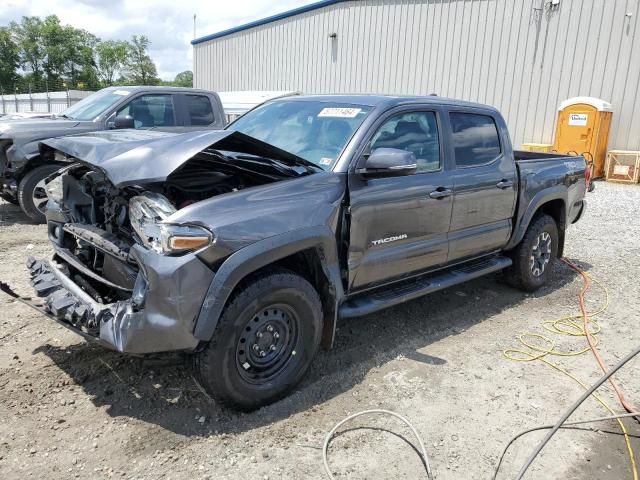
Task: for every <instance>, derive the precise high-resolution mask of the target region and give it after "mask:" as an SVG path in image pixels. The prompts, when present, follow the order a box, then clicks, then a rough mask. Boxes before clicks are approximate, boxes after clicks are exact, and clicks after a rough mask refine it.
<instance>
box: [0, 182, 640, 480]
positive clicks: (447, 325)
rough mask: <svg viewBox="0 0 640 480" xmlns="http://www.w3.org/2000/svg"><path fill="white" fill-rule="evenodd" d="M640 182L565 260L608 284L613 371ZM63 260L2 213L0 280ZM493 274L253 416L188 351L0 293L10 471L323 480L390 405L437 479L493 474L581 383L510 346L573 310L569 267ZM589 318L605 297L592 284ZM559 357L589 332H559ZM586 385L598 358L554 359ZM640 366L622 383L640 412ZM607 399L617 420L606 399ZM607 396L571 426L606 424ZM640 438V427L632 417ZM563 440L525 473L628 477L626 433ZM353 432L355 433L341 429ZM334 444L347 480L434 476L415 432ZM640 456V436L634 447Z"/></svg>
mask: <svg viewBox="0 0 640 480" xmlns="http://www.w3.org/2000/svg"><path fill="white" fill-rule="evenodd" d="M639 205H640V187H634V186H625V185H615V184H605V183H603V182H599V183H598V184H597V189H596V191H595V192H594V193H592V194H590V195H589V208H588V210H587V213H586V216H585V217H584V218H583V219H582V220H581V222H579V223H578V224H577V225H574V226H572V227H571V229H570V231H569V234H568V240H567V249H566V256H567V257H568V258H570V259H572V260H573V261H575V262H578V263H579V264H580V265H581V266H582V268H584V269H585V270H587V271H588V272H589V274H590V275H592V276H593V277H594V278H595V279H597V280H599V281H601V282H602V283H603V284H604V285H606V287H607V288H608V289H609V294H610V297H611V304H610V306H609V308H608V310H607V311H606V312H605V313H604V314H603V315H601V316H600V317H599V318H600V325H601V327H602V333H601V334H600V340H601V347H600V350H601V353H602V355H603V356H604V358H605V359H606V360H607V362H608V363H609V364H613V363H614V362H615V361H616V359H619V358H621V357H622V356H624V355H625V354H626V353H627V352H629V351H630V350H631V349H632V348H634V347H635V346H637V345H639V344H640V330H639V329H638V325H639V320H640V315H639V314H638V311H639V310H640V309H639V307H640V282H638V273H640V219H639V217H638V215H639V213H640V208H639V207H638V206H639ZM49 254H50V250H49V247H48V241H47V238H46V232H45V228H44V227H43V226H34V225H30V224H28V223H27V222H26V220H25V217H24V216H23V215H22V214H21V213H20V212H19V210H18V209H17V207H14V206H12V205H9V204H6V203H0V279H2V280H3V281H5V282H9V283H10V284H11V285H12V286H14V287H15V288H16V289H17V290H18V291H19V292H21V293H22V294H24V295H31V289H30V286H29V282H28V277H27V272H26V268H25V266H24V262H25V259H26V258H27V257H28V256H29V255H34V256H36V257H47V256H48V255H49ZM497 280H498V278H496V277H495V276H492V277H487V278H483V279H479V280H477V281H473V282H471V283H469V284H466V285H464V286H462V287H457V288H453V289H450V290H447V291H443V292H439V293H437V294H434V295H431V296H429V297H425V298H423V299H420V300H417V301H413V302H410V303H406V304H404V305H401V306H399V307H396V308H393V309H390V310H388V311H385V312H381V313H378V314H375V315H371V316H369V317H365V318H361V319H355V320H349V321H345V322H343V323H341V324H340V326H339V330H338V335H337V345H336V347H335V349H334V350H332V351H329V352H321V353H320V354H319V355H318V357H317V359H316V361H315V362H314V364H313V366H312V369H311V371H310V372H309V374H308V375H307V377H306V379H305V380H304V381H303V383H302V384H301V385H300V386H299V387H298V388H297V389H296V391H295V392H294V393H293V394H292V395H291V396H289V397H288V398H286V399H285V400H283V401H281V402H278V403H276V404H274V405H271V406H269V407H267V408H263V409H261V410H259V411H257V412H254V413H251V414H238V413H236V412H233V411H229V410H225V409H222V408H220V407H218V406H217V405H216V404H215V403H214V402H212V401H211V400H209V399H208V398H207V397H206V396H205V395H204V394H203V393H201V391H200V390H199V389H198V387H197V386H196V385H195V383H194V382H193V380H192V377H191V375H190V373H189V370H188V368H186V367H184V366H183V363H182V359H181V358H180V357H178V356H171V357H157V358H146V359H145V358H130V357H126V356H122V355H119V354H116V353H113V352H109V351H106V350H104V349H102V348H100V347H97V346H93V345H89V344H87V343H85V342H84V341H83V340H82V339H81V338H80V337H78V336H76V335H74V334H73V333H71V332H69V331H68V330H66V329H64V328H62V327H60V326H58V325H56V324H54V323H52V322H51V321H50V320H48V319H46V318H44V317H42V316H41V315H39V314H38V313H37V312H35V311H33V310H31V309H29V308H27V307H25V306H24V305H22V304H19V303H17V302H12V301H11V300H10V299H8V297H6V296H1V297H0V298H1V300H0V418H1V419H2V422H1V424H0V478H3V479H24V478H47V479H67V478H74V477H75V478H92V479H94V478H136V479H143V478H144V479H151V478H153V479H156V478H162V479H165V478H166V479H168V478H171V479H194V478H197V479H200V478H211V479H262V480H264V479H322V478H325V474H324V471H323V467H322V454H321V449H320V447H321V445H322V443H323V439H324V436H325V435H326V433H327V432H328V431H329V430H330V429H331V428H332V427H333V425H334V424H336V423H337V422H338V421H340V420H341V419H343V418H344V417H345V416H347V415H348V414H351V413H354V412H358V411H361V410H365V409H370V408H385V409H390V410H393V411H395V412H398V413H400V414H401V415H404V416H405V417H407V418H408V419H409V420H410V421H411V422H412V423H413V424H414V425H415V427H416V428H417V430H418V431H419V432H420V434H421V435H422V436H423V438H424V439H425V444H426V447H427V450H428V453H429V455H430V458H431V464H432V468H433V471H434V475H435V478H437V479H442V480H446V479H490V478H492V475H493V471H494V468H495V464H496V460H497V457H498V456H499V454H500V452H501V451H502V448H503V447H504V445H505V443H506V442H507V441H508V440H509V439H510V438H511V437H512V436H513V435H515V434H516V433H518V432H519V431H521V430H523V429H526V428H529V427H532V426H536V425H541V424H547V423H553V422H554V421H555V420H556V419H557V418H558V416H559V415H560V414H561V412H562V411H563V410H564V409H565V408H566V407H567V406H568V405H570V404H571V403H572V402H573V401H574V400H575V399H577V398H578V397H579V396H580V395H581V393H582V392H583V390H582V388H581V387H580V386H579V385H578V384H577V383H575V382H574V381H573V380H571V379H570V378H568V377H566V376H564V375H563V374H561V373H559V372H558V371H556V370H554V369H552V368H550V367H549V366H547V365H545V364H543V363H541V362H539V361H537V362H529V363H518V362H514V361H511V360H508V359H506V358H505V357H504V356H503V353H502V352H503V350H504V349H506V348H509V347H514V346H517V345H518V343H517V340H516V337H517V335H519V334H521V333H524V332H537V333H545V330H544V329H543V328H542V326H541V322H542V321H543V320H545V319H555V318H557V317H560V316H563V315H568V314H573V313H575V312H576V311H577V300H576V294H577V292H578V291H579V289H580V287H581V285H582V281H581V279H580V277H579V276H577V275H576V274H575V273H574V272H573V271H571V270H570V269H568V268H567V267H564V266H562V267H558V269H557V271H556V273H555V275H554V277H553V281H552V282H551V284H550V285H548V286H547V287H546V288H544V289H542V290H540V291H539V292H537V293H535V294H533V295H525V294H523V293H521V292H519V291H516V290H513V289H511V288H509V287H507V286H505V285H503V284H501V283H499V282H498V281H497ZM588 299H589V301H588V304H589V306H590V308H591V309H592V310H593V309H596V308H597V307H598V306H599V305H600V304H601V303H602V301H603V295H602V292H601V291H599V290H598V289H597V288H596V287H594V288H593V289H592V290H591V291H590V293H589V295H588ZM548 335H549V336H550V337H553V339H554V340H556V341H557V348H571V347H573V348H577V347H579V348H582V347H584V345H585V339H584V338H583V337H576V338H573V339H570V338H569V337H566V336H565V337H562V336H557V335H553V334H548ZM550 360H551V361H553V362H556V363H558V364H559V365H561V366H562V367H563V368H566V369H567V370H569V371H570V372H571V373H573V374H574V375H575V376H576V377H578V378H579V379H581V380H582V381H584V382H586V383H589V384H590V383H591V382H593V381H594V380H595V379H596V378H598V376H599V370H598V367H597V365H596V363H595V361H594V359H593V357H592V356H591V354H590V353H589V352H587V353H586V354H584V355H580V356H575V357H566V358H559V357H553V358H551V359H550ZM638 372H640V359H637V360H636V361H634V362H633V363H630V364H629V365H628V366H627V367H626V368H625V369H624V370H622V371H621V372H620V374H619V375H618V379H619V382H620V384H621V385H622V387H623V389H624V390H625V392H626V395H627V397H628V399H629V400H630V401H631V402H633V403H635V404H637V405H640V375H639V374H638ZM601 394H602V398H603V399H605V400H606V401H607V403H608V404H610V405H611V406H612V408H614V410H616V412H620V411H621V409H620V407H619V405H617V404H616V402H615V400H614V396H613V395H612V393H611V390H610V389H609V388H603V389H602V391H601ZM607 414H608V412H607V411H606V410H605V409H604V408H603V407H602V406H600V405H599V404H598V403H597V402H596V401H593V400H589V401H587V403H585V404H584V405H583V406H582V407H581V408H580V409H579V410H578V412H577V413H576V414H575V415H574V417H573V419H585V418H590V417H597V416H604V415H607ZM625 424H626V425H627V427H628V429H629V430H630V432H631V433H633V434H635V435H640V428H639V426H638V425H637V424H634V423H633V422H632V421H626V422H625ZM599 427H600V428H601V429H602V430H607V431H610V432H613V433H604V432H589V431H583V430H566V431H562V432H560V433H558V435H556V437H555V438H554V440H552V442H551V443H550V444H549V445H548V446H547V448H545V450H544V451H543V454H542V455H541V456H540V457H539V458H538V459H537V461H536V462H535V463H534V466H533V468H532V469H531V470H530V472H529V474H528V476H527V478H531V479H534V478H535V479H540V478H545V479H546V478H563V479H627V478H628V479H631V478H632V474H631V468H630V462H629V458H628V456H627V454H626V449H625V443H624V440H623V437H621V436H620V435H619V434H617V433H618V432H619V429H618V427H617V426H616V424H615V423H614V422H608V423H604V424H600V425H599ZM345 430H346V431H345ZM343 432H344V433H341V434H340V435H338V436H336V438H335V439H334V440H333V442H332V444H331V448H330V450H329V461H330V463H331V465H332V469H333V471H334V475H335V477H336V478H350V479H387V478H394V479H423V478H427V477H426V474H425V473H424V469H423V468H422V466H421V463H420V459H419V457H418V455H417V454H416V453H415V451H414V450H412V448H411V446H410V445H408V444H407V441H409V442H414V440H413V439H412V437H411V435H410V433H409V431H408V429H406V428H404V427H402V426H401V425H399V424H398V423H397V422H396V421H394V420H392V419H387V418H381V417H367V418H361V419H357V420H355V421H354V422H353V423H351V424H350V425H348V426H345V429H343ZM542 435H543V433H534V434H531V435H528V436H526V437H524V438H522V439H520V440H519V441H518V442H516V444H515V445H514V446H513V447H512V449H511V450H510V451H509V453H508V455H507V457H506V459H505V463H504V465H503V469H502V470H501V474H500V476H499V477H498V478H502V479H506V478H514V477H515V474H516V472H517V471H518V470H519V468H520V467H521V465H522V462H523V461H524V460H525V459H526V457H527V455H528V454H529V453H530V452H531V451H532V449H533V448H534V446H535V445H536V442H537V441H539V439H540V438H542ZM632 442H633V446H634V448H635V450H636V457H637V459H638V463H640V440H639V439H638V438H634V439H632Z"/></svg>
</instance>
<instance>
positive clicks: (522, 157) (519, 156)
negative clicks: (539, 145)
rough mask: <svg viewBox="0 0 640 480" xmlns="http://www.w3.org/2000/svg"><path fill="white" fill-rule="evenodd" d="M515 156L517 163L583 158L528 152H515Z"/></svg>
mask: <svg viewBox="0 0 640 480" xmlns="http://www.w3.org/2000/svg"><path fill="white" fill-rule="evenodd" d="M513 156H514V158H515V159H516V161H526V160H554V159H555V160H559V159H562V160H566V159H579V158H583V157H582V156H581V155H580V156H579V155H562V154H560V153H558V152H553V153H542V152H529V151H527V150H514V151H513Z"/></svg>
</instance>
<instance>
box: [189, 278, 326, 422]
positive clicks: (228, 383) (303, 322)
mask: <svg viewBox="0 0 640 480" xmlns="http://www.w3.org/2000/svg"><path fill="white" fill-rule="evenodd" d="M322 318H323V317H322V303H321V302H320V297H319V296H318V293H317V292H316V290H315V289H314V288H313V286H312V285H311V284H310V283H309V282H308V281H307V280H305V279H304V278H302V277H301V276H299V275H296V274H294V273H292V272H289V271H287V270H278V271H277V272H274V273H270V274H265V275H260V276H257V277H254V278H253V279H252V280H250V281H249V282H247V283H245V284H244V286H243V287H242V288H241V290H239V292H238V293H237V294H235V295H234V296H233V297H232V299H231V300H230V302H229V303H228V305H227V306H226V307H225V309H224V312H223V313H222V316H221V317H220V320H219V322H218V325H217V327H216V330H215V332H214V334H213V338H212V340H211V342H210V343H209V345H208V346H207V347H206V348H205V350H204V351H202V352H200V353H198V354H196V355H194V362H193V366H194V374H195V377H196V379H197V380H198V382H199V383H200V385H201V386H202V387H203V388H204V389H205V390H206V391H207V392H208V393H209V394H210V395H211V396H213V397H214V398H215V399H216V400H218V401H219V402H220V403H223V404H225V405H228V406H231V407H235V408H238V409H240V410H254V409H256V408H259V407H261V406H263V405H267V404H269V403H272V402H274V401H276V400H278V399H280V398H282V397H283V396H285V395H286V394H287V393H288V392H290V391H291V390H292V389H293V388H294V387H295V385H296V384H297V383H298V382H299V381H300V380H301V379H302V376H303V375H304V373H305V372H306V371H307V369H308V368H309V366H310V365H311V361H312V360H313V357H314V356H315V354H316V352H317V350H318V346H319V345H320V337H321V332H322Z"/></svg>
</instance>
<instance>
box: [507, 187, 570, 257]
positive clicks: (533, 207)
mask: <svg viewBox="0 0 640 480" xmlns="http://www.w3.org/2000/svg"><path fill="white" fill-rule="evenodd" d="M545 214H546V215H549V216H550V217H551V218H553V219H554V220H555V221H556V224H557V226H558V256H559V257H561V256H562V255H563V251H564V240H565V231H566V228H567V192H566V187H564V186H561V185H560V186H558V187H556V188H552V189H547V190H543V191H541V192H538V193H537V194H536V195H535V196H534V197H533V198H532V199H531V201H530V202H529V204H528V205H527V209H526V211H525V212H524V214H523V215H522V217H521V218H520V220H519V221H518V222H517V223H516V226H515V228H514V234H513V236H512V237H511V240H510V241H509V243H508V244H507V246H506V247H505V250H510V249H512V248H514V247H515V246H516V245H518V244H519V243H520V242H521V241H522V239H523V238H524V235H525V233H526V231H527V229H528V228H529V225H530V224H531V222H532V221H534V219H535V218H537V217H538V216H539V215H545Z"/></svg>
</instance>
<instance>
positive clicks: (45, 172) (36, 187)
mask: <svg viewBox="0 0 640 480" xmlns="http://www.w3.org/2000/svg"><path fill="white" fill-rule="evenodd" d="M60 168H61V167H60V165H42V166H40V167H37V168H34V169H33V170H31V171H30V172H29V173H27V174H26V175H25V176H24V177H22V180H20V184H19V185H18V202H19V203H20V208H22V211H23V212H24V213H25V214H26V215H27V217H29V219H31V220H32V221H33V222H35V223H44V222H45V220H46V218H45V215H44V211H45V208H46V206H47V201H48V199H47V192H46V191H45V189H44V179H45V178H47V177H48V176H49V175H51V174H52V173H54V172H56V171H58V170H60Z"/></svg>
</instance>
